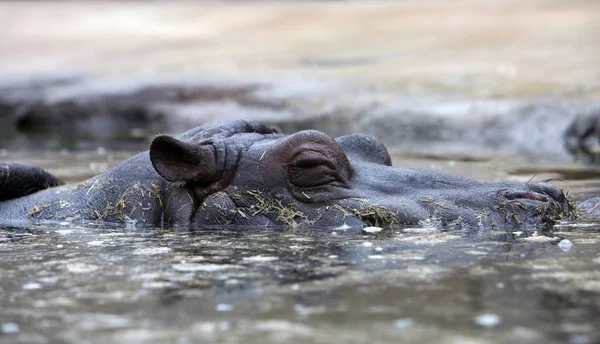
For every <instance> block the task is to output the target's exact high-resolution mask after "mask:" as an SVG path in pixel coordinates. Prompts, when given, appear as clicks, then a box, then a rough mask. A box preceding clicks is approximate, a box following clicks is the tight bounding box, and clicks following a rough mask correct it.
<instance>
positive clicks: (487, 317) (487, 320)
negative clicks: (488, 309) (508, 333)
mask: <svg viewBox="0 0 600 344" xmlns="http://www.w3.org/2000/svg"><path fill="white" fill-rule="evenodd" d="M501 322H502V318H501V317H500V316H499V315H497V314H493V313H486V314H482V315H480V316H478V317H476V318H475V323H476V324H477V325H479V326H483V327H494V326H497V325H499V324H500V323H501Z"/></svg>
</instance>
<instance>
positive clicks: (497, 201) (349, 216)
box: [150, 121, 572, 227]
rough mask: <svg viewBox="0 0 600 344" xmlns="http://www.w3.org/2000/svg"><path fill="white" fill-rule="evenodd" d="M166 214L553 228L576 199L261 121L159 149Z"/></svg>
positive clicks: (188, 219) (367, 142)
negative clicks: (413, 163) (401, 160)
mask: <svg viewBox="0 0 600 344" xmlns="http://www.w3.org/2000/svg"><path fill="white" fill-rule="evenodd" d="M150 159H151V161H152V165H153V166H154V169H155V170H156V172H157V173H158V174H159V175H160V176H162V177H163V178H164V179H165V180H166V181H167V183H166V191H165V192H166V193H167V195H166V197H165V199H166V202H165V204H164V214H165V217H166V218H168V219H169V220H170V221H171V222H173V223H195V224H202V225H204V224H209V225H230V224H235V225H292V226H296V225H310V226H340V225H344V224H346V225H348V226H350V227H362V226H367V225H369V226H373V225H374V226H384V227H389V226H394V225H417V224H420V223H421V221H424V220H435V221H437V222H436V223H439V224H441V225H453V224H460V225H478V224H482V225H491V226H493V225H497V226H506V225H511V226H512V225H515V224H520V223H535V224H538V223H553V222H555V221H556V220H558V219H561V218H565V217H568V216H570V214H571V209H572V207H571V205H570V202H569V201H568V200H567V199H566V197H565V195H564V194H563V193H562V192H561V191H560V190H559V189H557V188H556V187H554V186H552V185H550V184H548V183H535V184H520V183H514V182H504V183H488V182H481V181H474V180H470V179H466V178H462V177H456V176H451V175H447V174H443V173H437V172H430V171H422V170H412V169H402V168H396V167H392V166H391V159H390V156H389V154H388V152H387V150H386V148H385V147H384V146H383V144H382V143H381V142H379V141H378V140H376V139H375V138H373V137H371V136H367V135H362V134H355V135H348V136H342V137H339V138H337V139H333V138H331V137H329V136H328V135H326V134H324V133H322V132H319V131H315V130H307V131H301V132H298V133H296V134H293V135H282V134H279V133H277V132H276V131H275V130H273V129H270V128H268V127H266V126H263V125H261V124H260V123H257V122H252V121H237V122H231V123H228V124H225V125H214V126H205V127H199V128H196V129H193V130H191V131H188V132H187V133H185V134H183V135H182V136H181V138H180V139H175V138H173V137H170V136H158V137H156V138H155V139H154V141H153V142H152V145H151V147H150Z"/></svg>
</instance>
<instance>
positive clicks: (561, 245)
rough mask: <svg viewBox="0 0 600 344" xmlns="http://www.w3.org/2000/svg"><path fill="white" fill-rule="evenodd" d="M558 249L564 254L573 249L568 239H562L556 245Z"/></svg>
mask: <svg viewBox="0 0 600 344" xmlns="http://www.w3.org/2000/svg"><path fill="white" fill-rule="evenodd" d="M558 247H559V248H560V249H561V250H563V251H565V252H569V250H571V247H573V243H572V242H571V240H569V239H562V240H561V241H560V242H559V243H558Z"/></svg>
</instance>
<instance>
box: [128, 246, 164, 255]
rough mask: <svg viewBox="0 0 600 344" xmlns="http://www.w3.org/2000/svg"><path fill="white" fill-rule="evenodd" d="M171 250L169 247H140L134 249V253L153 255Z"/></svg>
mask: <svg viewBox="0 0 600 344" xmlns="http://www.w3.org/2000/svg"><path fill="white" fill-rule="evenodd" d="M169 252H171V248H169V247H148V248H138V249H137V250H135V251H133V254H136V255H153V254H165V253H169Z"/></svg>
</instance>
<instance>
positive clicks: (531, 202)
mask: <svg viewBox="0 0 600 344" xmlns="http://www.w3.org/2000/svg"><path fill="white" fill-rule="evenodd" d="M504 198H506V199H507V200H508V202H507V203H508V204H513V205H515V204H517V205H519V206H520V207H521V208H532V209H533V210H535V212H536V213H537V215H541V216H542V217H545V218H553V219H556V218H567V217H569V216H571V215H572V214H573V204H572V203H571V202H570V201H569V199H568V198H567V196H566V195H565V193H564V192H563V191H562V190H561V189H559V188H557V187H556V186H554V185H552V184H549V183H546V182H541V183H534V184H525V189H524V190H523V189H520V190H511V191H506V192H505V193H504ZM532 209H530V210H532Z"/></svg>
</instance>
